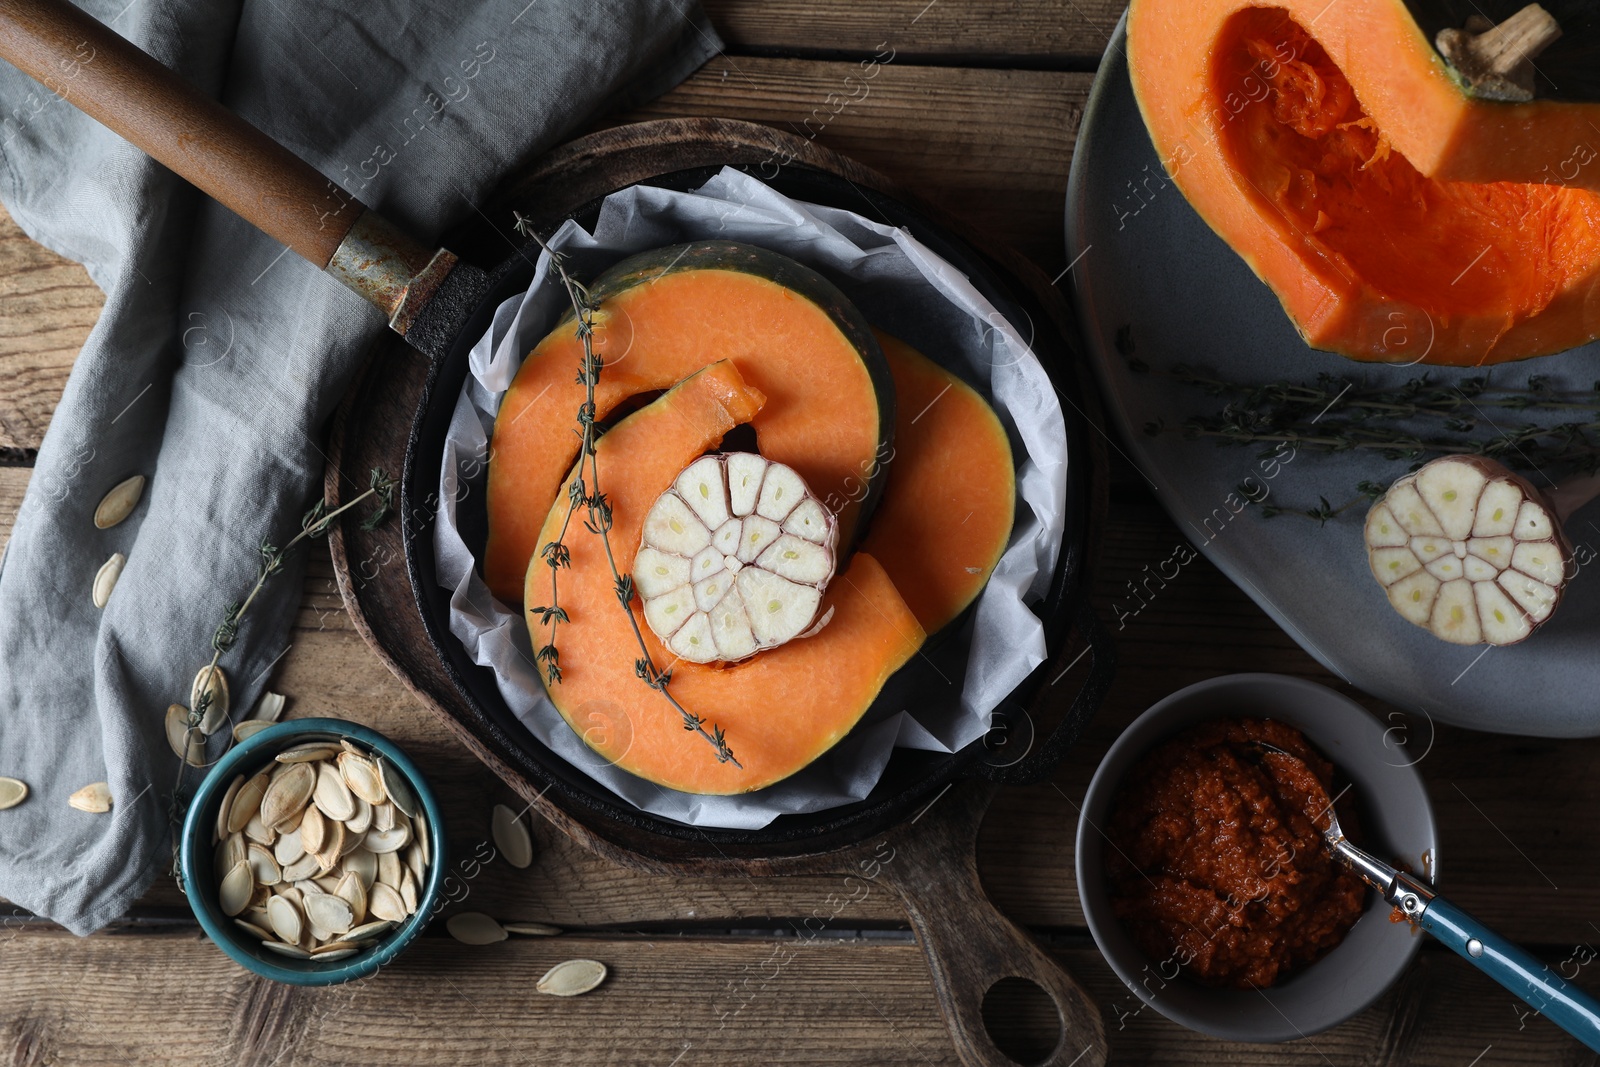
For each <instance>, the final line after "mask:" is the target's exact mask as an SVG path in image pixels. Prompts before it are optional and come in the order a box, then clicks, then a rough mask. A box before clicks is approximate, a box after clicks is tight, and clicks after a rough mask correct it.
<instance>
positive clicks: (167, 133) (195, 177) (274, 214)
mask: <svg viewBox="0 0 1600 1067" xmlns="http://www.w3.org/2000/svg"><path fill="white" fill-rule="evenodd" d="M0 58H4V59H6V60H8V61H10V62H11V63H12V64H14V65H15V66H17V67H18V68H19V69H20V70H22V71H23V72H24V73H26V74H29V75H31V76H32V77H33V78H35V79H36V80H37V81H39V82H40V83H41V84H43V85H44V87H45V88H46V89H49V90H50V91H51V92H53V93H55V94H56V95H58V96H60V97H61V98H62V99H64V100H66V101H67V102H69V103H71V104H73V105H75V106H77V107H78V108H80V109H81V110H83V111H84V112H86V113H87V114H89V115H90V116H92V117H94V118H95V119H98V120H99V121H100V122H102V123H104V124H105V125H106V126H107V127H109V128H110V129H111V130H113V131H115V132H116V133H118V134H121V135H122V136H123V137H125V138H127V139H128V140H129V141H131V142H132V143H133V144H134V145H136V146H138V147H139V148H141V149H143V150H144V151H145V152H148V153H149V154H150V155H151V156H153V157H155V158H156V159H157V160H159V161H160V162H162V163H164V164H166V165H167V166H168V167H170V168H171V169H172V170H174V171H176V172H177V173H178V174H179V175H181V176H182V177H184V178H187V179H188V180H189V181H191V182H193V183H194V184H195V185H197V186H199V187H200V188H201V189H202V190H203V191H204V192H206V193H207V194H208V195H210V196H212V197H214V198H215V199H217V200H219V201H221V202H222V203H223V204H224V205H226V206H227V207H228V208H230V209H232V210H233V211H235V212H236V213H238V214H239V215H240V216H242V217H243V218H244V219H245V220H246V221H247V222H249V223H251V224H253V225H255V226H256V227H258V228H260V229H262V230H264V231H266V233H267V234H269V235H270V236H272V237H274V238H276V239H277V240H279V241H282V242H283V243H284V244H286V245H288V246H289V247H290V248H292V249H294V251H295V252H297V253H298V254H300V255H301V256H304V257H305V258H306V259H308V260H310V261H311V262H312V263H315V264H316V265H317V267H318V268H319V269H324V268H326V267H327V266H328V262H329V261H330V260H331V259H332V258H333V253H334V250H335V249H337V248H338V247H339V242H340V241H342V240H343V239H344V236H345V234H346V233H348V232H349V230H350V227H351V226H352V225H353V224H354V223H355V221H356V217H357V216H358V215H360V214H361V213H362V210H363V209H362V207H361V205H360V204H359V203H358V202H357V201H356V200H355V199H354V198H353V197H351V196H350V195H349V194H348V193H346V192H345V191H344V190H342V189H340V188H339V187H338V186H337V185H335V184H334V183H333V182H331V181H329V180H328V179H327V178H325V177H323V176H322V175H321V174H319V173H317V171H316V170H315V168H313V167H311V166H310V165H309V164H308V163H306V162H305V161H304V160H302V159H300V158H299V157H298V156H296V155H295V154H294V153H293V152H290V151H289V150H288V149H286V148H284V147H283V146H282V145H280V144H278V143H277V142H275V141H273V140H272V139H271V138H270V137H268V136H267V135H266V134H264V133H262V132H261V131H260V130H258V129H256V128H255V127H254V126H252V125H250V124H249V123H248V122H246V121H244V120H243V119H241V118H240V117H239V116H237V115H235V114H234V113H233V112H231V111H229V110H227V109H226V108H224V107H223V106H222V105H220V104H218V103H217V102H216V101H214V100H212V99H210V98H209V97H207V96H205V95H204V94H202V93H200V92H199V91H198V90H196V89H195V88H194V87H193V86H191V85H190V84H189V83H187V82H185V81H184V80H183V79H182V78H180V77H178V76H177V75H176V74H174V73H173V72H172V71H170V70H168V69H167V68H166V67H163V66H162V65H161V64H160V63H157V62H156V61H155V60H154V59H152V58H151V57H150V56H148V55H146V54H145V53H144V52H142V51H140V50H139V49H138V48H136V47H134V46H133V45H132V44H130V43H129V42H128V41H127V40H125V39H124V38H122V37H120V36H118V35H117V34H116V33H115V32H114V31H112V30H111V29H110V28H108V27H107V26H105V25H103V24H101V23H100V22H98V21H96V20H95V19H94V18H92V17H91V16H89V15H86V14H84V13H83V12H82V11H79V10H78V9H77V8H75V7H73V6H72V5H71V4H70V3H67V0H0Z"/></svg>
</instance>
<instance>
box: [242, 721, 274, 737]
mask: <svg viewBox="0 0 1600 1067" xmlns="http://www.w3.org/2000/svg"><path fill="white" fill-rule="evenodd" d="M271 725H273V724H272V723H270V722H265V721H263V720H261V719H245V720H244V721H243V722H236V723H234V724H233V739H234V740H235V741H248V740H250V739H251V738H252V737H254V736H255V735H256V734H259V733H260V732H261V731H262V730H265V729H266V728H267V727H269V726H271Z"/></svg>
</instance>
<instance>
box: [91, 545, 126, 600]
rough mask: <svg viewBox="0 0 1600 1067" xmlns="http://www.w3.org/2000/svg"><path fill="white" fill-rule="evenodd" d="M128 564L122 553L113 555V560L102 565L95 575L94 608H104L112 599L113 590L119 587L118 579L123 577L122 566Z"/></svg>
mask: <svg viewBox="0 0 1600 1067" xmlns="http://www.w3.org/2000/svg"><path fill="white" fill-rule="evenodd" d="M127 562H128V557H127V556H124V555H123V554H122V553H121V552H113V553H111V558H110V559H108V560H106V561H105V562H104V563H102V564H100V569H99V570H98V571H96V572H95V575H94V594H93V600H94V606H95V607H97V608H103V607H105V606H106V601H108V600H110V599H111V590H113V589H115V588H116V587H117V579H118V578H121V577H122V566H123V564H125V563H127Z"/></svg>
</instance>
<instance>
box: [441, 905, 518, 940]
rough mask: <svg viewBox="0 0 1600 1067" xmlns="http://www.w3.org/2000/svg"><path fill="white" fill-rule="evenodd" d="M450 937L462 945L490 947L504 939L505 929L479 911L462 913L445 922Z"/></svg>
mask: <svg viewBox="0 0 1600 1067" xmlns="http://www.w3.org/2000/svg"><path fill="white" fill-rule="evenodd" d="M444 925H445V929H447V930H449V931H450V936H451V937H453V938H455V939H456V940H457V941H459V942H461V943H462V944H463V945H492V944H494V943H495V942H496V941H504V940H505V939H506V930H505V927H503V926H501V925H500V924H499V923H497V922H495V921H494V919H492V918H490V917H489V916H487V915H485V914H484V913H483V912H481V911H463V912H460V913H458V914H455V915H452V916H450V918H448V919H446V920H445V924H444Z"/></svg>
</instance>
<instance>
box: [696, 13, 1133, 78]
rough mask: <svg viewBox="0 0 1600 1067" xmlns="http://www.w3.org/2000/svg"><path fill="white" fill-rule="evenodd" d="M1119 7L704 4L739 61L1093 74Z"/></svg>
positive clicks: (1115, 20)
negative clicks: (751, 57) (907, 62)
mask: <svg viewBox="0 0 1600 1067" xmlns="http://www.w3.org/2000/svg"><path fill="white" fill-rule="evenodd" d="M1126 6H1127V5H1126V4H1125V3H1122V2H1121V0H1055V2H1053V3H1045V4H1038V3H1021V2H1018V0H974V2H966V0H962V2H952V0H944V2H941V0H931V2H930V0H875V2H873V3H870V4H863V3H859V2H857V0H769V2H754V3H753V2H751V0H705V2H704V7H705V9H706V13H707V14H708V15H710V16H711V22H712V24H713V25H715V26H716V28H717V32H718V33H720V34H721V35H722V39H723V41H724V42H726V44H727V48H728V51H729V52H731V53H734V54H735V55H737V54H740V53H750V52H758V53H762V54H771V55H791V56H794V55H805V56H820V55H829V54H838V53H853V54H859V55H863V56H872V55H880V54H884V53H885V52H886V50H888V49H893V50H894V51H895V54H896V55H897V56H898V57H905V58H911V57H915V58H916V59H917V60H920V61H923V62H931V61H937V62H941V63H945V64H949V65H962V66H977V65H980V64H983V65H1002V66H1004V65H1012V66H1025V65H1026V66H1034V65H1040V64H1046V63H1048V64H1051V65H1060V66H1068V65H1070V66H1071V67H1072V68H1073V69H1077V70H1088V69H1092V68H1093V67H1094V66H1095V64H1096V63H1098V61H1099V59H1100V53H1101V52H1103V51H1105V47H1106V42H1107V41H1108V40H1109V39H1110V37H1111V31H1112V29H1113V28H1114V27H1115V26H1116V24H1117V19H1118V18H1120V17H1121V15H1122V9H1123V8H1124V7H1126Z"/></svg>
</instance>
